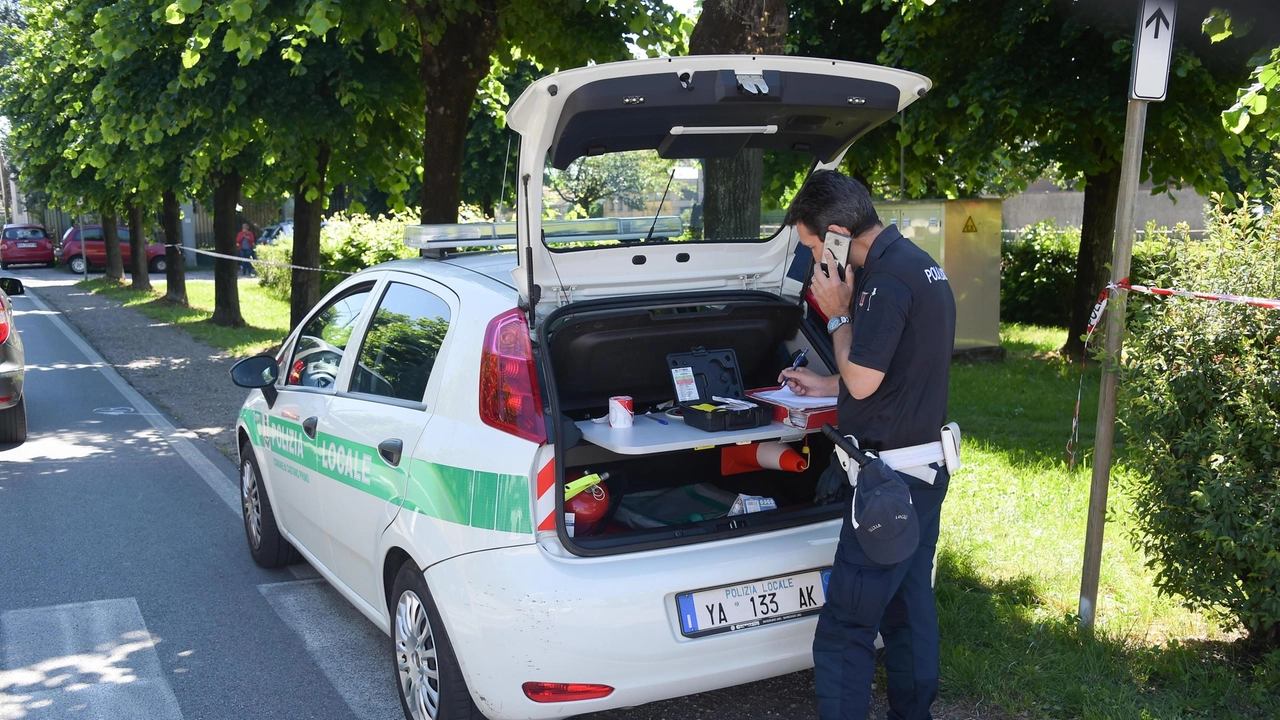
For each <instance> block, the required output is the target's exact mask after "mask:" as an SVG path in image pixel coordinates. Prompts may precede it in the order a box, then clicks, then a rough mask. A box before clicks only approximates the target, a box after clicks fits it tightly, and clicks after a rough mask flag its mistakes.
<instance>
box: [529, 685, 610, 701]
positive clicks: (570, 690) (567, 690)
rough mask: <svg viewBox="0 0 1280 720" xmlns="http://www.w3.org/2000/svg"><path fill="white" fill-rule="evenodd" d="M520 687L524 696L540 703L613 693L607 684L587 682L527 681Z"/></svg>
mask: <svg viewBox="0 0 1280 720" xmlns="http://www.w3.org/2000/svg"><path fill="white" fill-rule="evenodd" d="M521 687H523V688H524V694H525V697H527V698H529V699H530V700H532V701H534V702H540V703H555V702H572V701H574V700H595V699H596V698H602V697H608V696H609V695H611V694H613V688H611V687H609V686H608V685H590V684H587V683H546V682H527V683H525V684H524V685H522V686H521Z"/></svg>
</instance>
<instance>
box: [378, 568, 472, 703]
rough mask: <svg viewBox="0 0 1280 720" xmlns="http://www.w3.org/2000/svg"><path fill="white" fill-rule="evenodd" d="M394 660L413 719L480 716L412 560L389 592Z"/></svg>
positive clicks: (398, 682) (402, 700) (402, 696)
mask: <svg viewBox="0 0 1280 720" xmlns="http://www.w3.org/2000/svg"><path fill="white" fill-rule="evenodd" d="M391 603H392V604H391V610H392V612H393V613H394V614H393V616H392V618H391V652H392V656H391V660H392V666H393V669H394V671H395V674H396V688H397V689H398V691H399V693H400V708H401V709H402V710H404V716H405V717H406V718H409V720H482V719H483V718H484V715H482V714H480V710H479V709H478V708H476V705H475V703H473V702H472V701H471V693H470V692H469V691H468V690H467V682H466V680H465V679H464V678H463V677H462V668H460V667H458V659H457V658H456V657H455V656H454V654H453V646H451V645H450V644H449V638H448V636H446V635H445V631H444V623H443V622H442V621H441V620H440V612H439V610H437V609H436V603H435V600H433V599H432V597H431V592H430V591H429V590H427V581H426V578H424V577H423V575H422V570H420V569H419V568H418V566H417V564H415V563H414V562H413V561H412V560H411V561H409V562H406V563H405V564H404V565H401V566H400V572H399V573H397V574H396V581H395V584H394V586H393V589H392V593H391Z"/></svg>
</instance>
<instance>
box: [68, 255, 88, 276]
mask: <svg viewBox="0 0 1280 720" xmlns="http://www.w3.org/2000/svg"><path fill="white" fill-rule="evenodd" d="M67 267H69V268H71V272H73V273H75V274H77V275H83V274H84V271H85V267H84V256H83V255H76V256H75V257H73V258H71V259H70V260H68V261H67Z"/></svg>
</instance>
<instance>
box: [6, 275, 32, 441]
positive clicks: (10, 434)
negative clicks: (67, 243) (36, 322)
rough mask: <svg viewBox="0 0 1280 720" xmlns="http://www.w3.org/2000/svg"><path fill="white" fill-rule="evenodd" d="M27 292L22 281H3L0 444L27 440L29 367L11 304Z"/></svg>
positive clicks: (7, 279)
mask: <svg viewBox="0 0 1280 720" xmlns="http://www.w3.org/2000/svg"><path fill="white" fill-rule="evenodd" d="M24 292H25V290H24V289H23V287H22V281H21V280H19V279H17V278H9V277H7V278H0V444H4V443H20V442H24V441H25V440H26V439H27V399H26V397H24V396H23V394H22V379H23V375H24V374H25V372H26V365H25V364H24V353H23V351H22V338H21V336H19V335H18V331H17V330H15V329H14V327H13V304H12V303H11V302H10V300H9V296H10V295H21V294H23V293H24Z"/></svg>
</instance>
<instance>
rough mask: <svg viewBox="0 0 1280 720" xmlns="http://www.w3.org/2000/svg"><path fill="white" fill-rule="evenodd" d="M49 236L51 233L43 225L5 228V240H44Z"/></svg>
mask: <svg viewBox="0 0 1280 720" xmlns="http://www.w3.org/2000/svg"><path fill="white" fill-rule="evenodd" d="M48 237H49V233H47V232H45V229H44V228H41V227H19V228H5V229H4V239H5V240H44V239H46V238H48Z"/></svg>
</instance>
